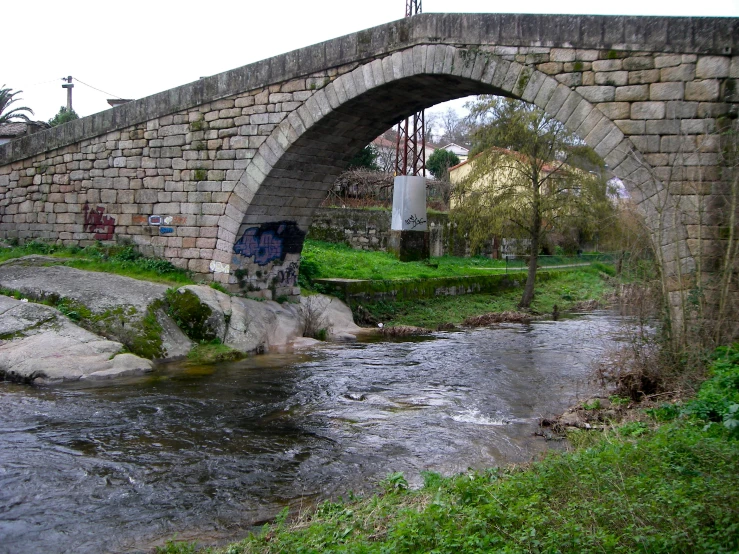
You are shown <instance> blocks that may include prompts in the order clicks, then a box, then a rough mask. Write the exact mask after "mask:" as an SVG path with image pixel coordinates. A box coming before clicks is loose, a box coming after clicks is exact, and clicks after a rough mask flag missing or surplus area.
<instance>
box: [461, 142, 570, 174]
mask: <svg viewBox="0 0 739 554" xmlns="http://www.w3.org/2000/svg"><path fill="white" fill-rule="evenodd" d="M488 150H498V151H499V152H501V153H503V154H510V155H512V156H516V157H517V158H519V159H521V158H524V157H526V155H525V154H521V152H516V151H513V150H508V149H506V148H499V147H497V146H491V147H490V148H488ZM484 153H485V152H480V153H478V154H475V155H474V156H472V157H471V158H468V159H466V160H465V161H463V162H461V163H458V164H457V165H453V166H452V167H450V168H449V171H453V170H455V169H457V168H460V167H462V166H463V165H466V164H468V163H470V162H472V161H474V160H475V159H476V158H479V157H480V156H482V155H483V154H484ZM559 163H560V165H559V166H558V167H555V166H554V165H553V164H551V163H545V164H544V165H543V166H542V169H543V170H544V171H548V172H549V173H553V172H554V171H556V170H557V169H559V168H561V167H564V166H567V164H565V163H564V162H559ZM568 167H569V166H568Z"/></svg>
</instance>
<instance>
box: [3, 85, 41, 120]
mask: <svg viewBox="0 0 739 554" xmlns="http://www.w3.org/2000/svg"><path fill="white" fill-rule="evenodd" d="M12 91H13V89H10V88H5V85H3V86H2V88H0V125H1V124H3V123H10V122H11V121H12V120H13V119H22V120H23V121H26V122H28V121H30V119H28V116H27V115H26V114H24V113H21V112H28V113H30V114H31V115H33V110H32V109H31V108H26V107H25V106H23V107H20V108H13V109H12V110H11V109H9V108H10V105H11V104H13V103H15V102H17V101H18V100H20V98H15V97H16V96H17V95H18V94H20V93H21V92H23V91H22V90H17V91H15V92H12Z"/></svg>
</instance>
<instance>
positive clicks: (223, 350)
mask: <svg viewBox="0 0 739 554" xmlns="http://www.w3.org/2000/svg"><path fill="white" fill-rule="evenodd" d="M245 356H246V354H244V353H243V352H240V351H239V350H234V349H233V348H231V347H230V346H228V345H226V344H222V343H221V341H219V340H213V341H211V342H207V343H200V344H196V345H195V346H194V347H193V348H192V350H190V352H188V354H187V361H188V362H189V363H192V364H195V365H209V364H217V363H220V362H231V361H235V360H240V359H241V358H243V357H245Z"/></svg>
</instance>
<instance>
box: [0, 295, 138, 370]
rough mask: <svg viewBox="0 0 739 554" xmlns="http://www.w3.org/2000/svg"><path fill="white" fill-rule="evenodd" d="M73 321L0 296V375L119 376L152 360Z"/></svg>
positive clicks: (40, 306) (48, 309) (51, 311)
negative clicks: (125, 349)
mask: <svg viewBox="0 0 739 554" xmlns="http://www.w3.org/2000/svg"><path fill="white" fill-rule="evenodd" d="M122 349H123V345H122V344H121V343H119V342H115V341H110V340H106V339H103V338H101V337H98V336H97V335H94V334H93V333H90V332H89V331H86V330H85V329H82V328H81V327H78V326H77V325H75V324H73V323H72V322H71V321H69V320H68V319H67V318H66V317H64V316H63V315H62V314H61V313H60V312H59V311H58V310H55V309H54V308H49V307H47V306H42V305H39V304H34V303H31V302H28V303H26V302H21V301H20V300H15V299H13V298H9V297H6V296H0V375H2V376H4V377H5V378H7V379H10V380H17V381H23V382H47V383H48V382H56V381H68V380H78V379H98V378H109V377H119V376H122V375H132V374H139V373H145V372H148V371H151V369H152V363H151V361H149V360H146V359H143V358H140V357H138V356H135V355H133V354H121V353H120V352H121V350H122Z"/></svg>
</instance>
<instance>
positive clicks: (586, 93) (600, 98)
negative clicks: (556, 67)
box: [576, 86, 616, 102]
mask: <svg viewBox="0 0 739 554" xmlns="http://www.w3.org/2000/svg"><path fill="white" fill-rule="evenodd" d="M576 90H577V92H578V93H580V94H581V95H582V97H583V98H585V99H586V100H588V101H590V102H611V101H613V100H614V99H615V98H616V88H615V87H612V86H590V87H588V86H585V87H577V89H576Z"/></svg>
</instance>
